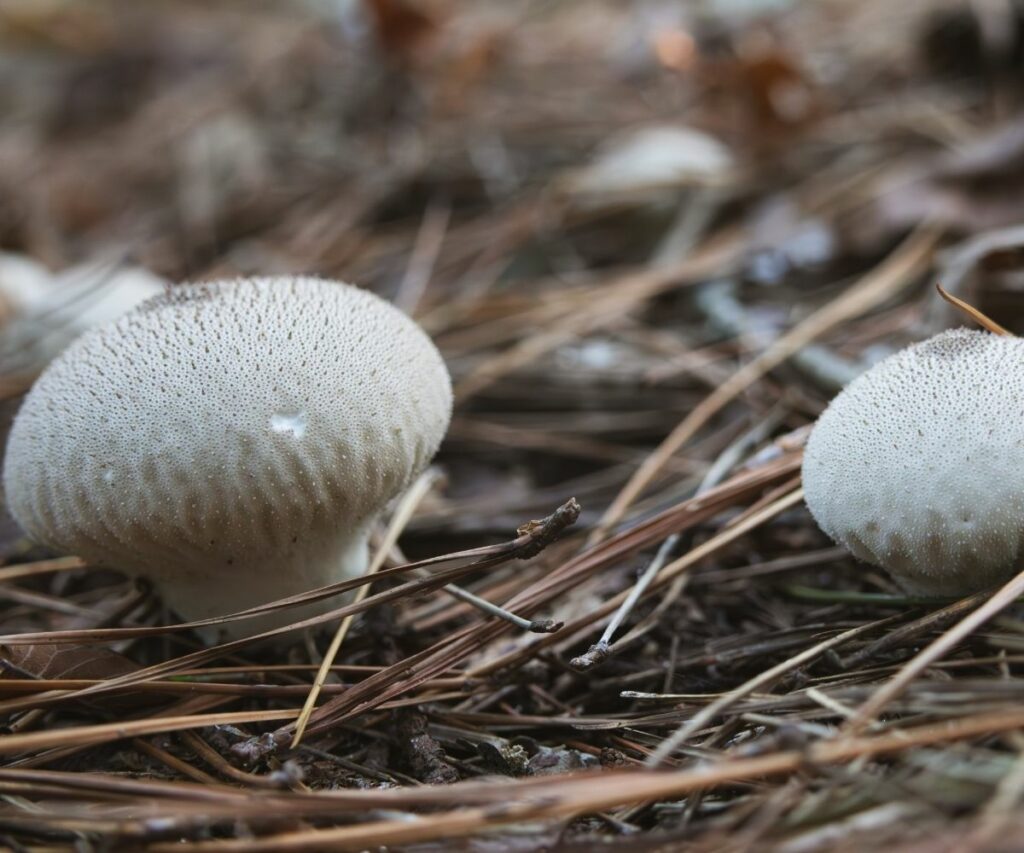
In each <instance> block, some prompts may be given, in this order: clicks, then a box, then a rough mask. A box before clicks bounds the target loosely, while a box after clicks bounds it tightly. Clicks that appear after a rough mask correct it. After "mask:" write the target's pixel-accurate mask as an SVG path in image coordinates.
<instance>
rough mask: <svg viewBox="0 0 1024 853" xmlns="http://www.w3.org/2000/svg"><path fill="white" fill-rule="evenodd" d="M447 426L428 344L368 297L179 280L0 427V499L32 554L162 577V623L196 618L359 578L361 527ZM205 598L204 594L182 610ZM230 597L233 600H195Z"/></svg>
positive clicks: (410, 475) (303, 283) (83, 343)
mask: <svg viewBox="0 0 1024 853" xmlns="http://www.w3.org/2000/svg"><path fill="white" fill-rule="evenodd" d="M450 415H451V385H450V380H449V377H448V372H447V370H446V369H445V366H444V363H443V361H442V360H441V357H440V355H439V354H438V352H437V350H436V349H435V348H434V346H433V344H432V343H431V342H430V340H429V338H428V337H427V336H426V335H425V334H424V333H423V331H422V330H421V329H420V328H419V327H418V326H417V325H416V324H415V323H414V322H412V321H411V320H410V319H409V318H408V317H406V316H405V315H404V314H402V313H401V312H400V311H398V310H397V309H396V308H394V307H393V306H391V305H390V304H388V303H387V302H385V301H383V300H382V299H380V298H378V297H376V296H374V295H372V294H370V293H368V292H365V291H362V290H359V289H358V288H355V287H352V286H349V285H346V284H340V283H337V282H330V281H325V280H321V279H315V278H282V279H271V278H257V279H243V280H237V281H220V282H212V283H207V284H193V285H186V286H182V287H178V288H175V289H173V290H171V291H170V292H169V293H167V294H164V295H161V296H157V297H155V298H153V299H151V300H149V301H147V302H145V303H143V304H142V305H140V306H139V307H138V308H136V309H134V310H133V311H131V312H129V313H128V314H126V315H125V316H124V317H122V318H121V319H120V320H118V321H117V322H116V323H114V324H112V325H108V326H104V327H102V328H98V329H94V330H92V331H91V332H87V333H86V334H85V335H83V336H82V337H81V338H79V339H78V340H77V341H76V342H75V343H74V344H73V345H72V346H71V347H70V348H69V349H67V350H66V351H65V352H64V353H63V354H62V355H61V356H60V357H59V358H57V359H56V360H55V361H54V362H53V363H52V364H51V365H50V366H49V367H48V368H47V370H46V371H45V372H44V373H43V375H42V376H41V377H40V378H39V380H38V382H37V383H36V384H35V386H34V387H33V389H32V390H31V392H30V393H29V395H28V397H27V398H26V400H25V402H24V404H23V406H22V408H21V410H20V412H19V413H18V416H17V418H16V420H15V423H14V426H13V429H12V432H11V436H10V441H9V444H8V447H7V454H6V462H5V471H4V486H5V489H6V493H7V500H8V503H9V506H10V509H11V511H12V513H13V515H14V517H15V518H16V520H17V521H18V522H19V523H20V524H21V525H22V527H23V528H24V529H25V530H26V531H27V532H28V533H29V535H30V536H32V537H33V538H35V539H36V540H37V541H39V542H41V543H44V544H46V545H49V546H51V547H53V548H55V549H57V550H59V551H63V552H69V553H75V554H78V555H80V556H82V557H84V558H86V559H88V560H89V561H92V562H96V563H100V564H106V565H110V566H114V567H117V568H121V569H124V570H126V571H131V572H137V573H140V574H146V575H149V576H151V577H154V578H156V579H158V580H160V579H166V580H167V581H168V584H167V587H168V588H170V589H171V592H172V595H171V597H170V598H169V601H170V603H171V604H172V605H173V606H175V607H176V608H177V609H178V610H179V612H181V613H182V614H183V615H186V616H195V615H211V614H212V613H216V612H224V611H226V610H231V609H241V606H242V605H245V606H248V604H251V603H257V602H259V601H265V600H269V599H272V598H275V597H277V596H278V595H282V594H287V593H289V592H292V593H294V592H298V591H301V590H303V589H306V588H309V587H312V586H317V585H320V583H326V582H328V581H329V580H331V579H334V578H335V577H336V576H337V574H338V573H339V569H338V568H337V567H333V566H332V567H328V568H327V569H325V568H324V567H323V566H322V565H319V564H320V563H322V562H324V561H330V560H341V561H342V562H343V563H345V564H346V565H345V567H344V570H345V572H348V573H358V572H359V571H361V570H362V566H361V565H354V564H355V563H359V562H360V559H361V557H362V554H364V552H365V533H366V529H367V527H368V525H369V523H370V521H371V520H372V518H373V516H374V515H376V514H377V513H378V512H379V511H380V510H381V509H382V507H383V506H384V505H385V504H386V503H387V501H388V500H390V499H391V498H392V497H394V496H395V495H396V494H397V493H399V492H400V491H402V490H403V489H404V488H406V487H407V486H408V485H409V483H410V482H411V481H412V480H413V479H414V478H415V477H416V476H418V474H419V473H420V472H421V471H422V470H423V469H424V468H425V466H426V465H427V463H428V462H429V460H430V459H431V457H432V456H433V455H434V453H435V452H436V450H437V448H438V445H439V444H440V442H441V439H442V438H443V437H444V434H445V431H446V429H447V427H448V421H449V418H450ZM357 552H358V553H357ZM252 572H256V573H259V572H262V573H263V577H262V578H260V579H255V578H252V577H249V575H251V574H252ZM332 572H333V573H334V577H332ZM294 573H298V574H299V575H305V577H290V576H289V575H291V574H294ZM341 573H342V574H343V573H344V572H341ZM172 580H173V583H171V582H170V581H172ZM318 581H319V583H318ZM256 587H260V589H256ZM186 588H187V589H188V593H187V596H185V594H183V593H180V590H181V589H186ZM175 589H178V590H179V594H174V590H175ZM204 589H205V590H209V591H210V594H209V598H210V599H211V600H210V601H190V600H187V598H188V597H195V596H197V595H198V596H202V595H203V590H204ZM218 589H220V590H221V591H222V593H223V595H222V594H221V592H218V591H217V590H218ZM268 592H269V594H268ZM232 593H233V594H235V596H236V597H235V598H234V601H235V602H236V603H238V604H239V606H237V607H231V606H230V604H227V606H226V603H225V602H222V601H214V600H213V599H218V598H220V597H223V596H226V595H229V594H232ZM183 598H184V599H186V600H182V599H183Z"/></svg>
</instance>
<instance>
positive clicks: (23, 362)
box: [0, 253, 168, 375]
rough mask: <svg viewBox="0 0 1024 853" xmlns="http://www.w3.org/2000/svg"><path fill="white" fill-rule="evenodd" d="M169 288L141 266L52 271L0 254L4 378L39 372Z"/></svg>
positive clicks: (0, 352) (0, 335) (0, 358)
mask: <svg viewBox="0 0 1024 853" xmlns="http://www.w3.org/2000/svg"><path fill="white" fill-rule="evenodd" d="M167 287H168V282H166V281H165V280H164V279H162V278H160V277H159V276H157V275H154V274H153V273H151V272H150V271H149V270H146V269H144V268H142V267H117V266H114V265H112V264H111V263H109V262H103V261H92V262H89V263H84V264H79V265H77V266H74V267H70V268H68V269H66V270H63V271H62V272H59V273H51V272H50V271H49V270H48V269H47V268H46V267H44V266H42V264H39V263H37V262H36V261H34V260H32V259H31V258H28V257H26V256H24V255H17V254H12V253H0V321H2V322H0V374H3V375H34V374H36V373H38V372H39V371H40V370H42V368H43V367H45V366H46V365H47V364H48V363H49V362H50V361H51V360H52V359H53V358H54V356H56V355H57V353H59V352H60V351H61V350H63V349H64V348H65V347H66V346H67V345H68V344H69V343H71V341H73V340H74V339H75V338H77V337H78V336H79V335H80V334H82V332H84V331H86V330H87V329H91V328H92V327H93V326H99V325H102V324H104V323H109V322H111V321H113V320H116V319H117V318H118V317H120V316H121V315H122V314H124V313H125V312H126V311H129V310H131V309H132V308H134V307H135V306H136V305H139V304H140V303H142V302H145V301H146V300H147V299H150V298H152V297H154V296H156V295H158V294H160V293H163V291H164V290H166V288H167Z"/></svg>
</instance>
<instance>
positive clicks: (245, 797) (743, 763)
mask: <svg viewBox="0 0 1024 853" xmlns="http://www.w3.org/2000/svg"><path fill="white" fill-rule="evenodd" d="M1022 726H1024V710H1021V709H1013V710H1009V711H997V712H992V713H985V714H975V715H971V716H967V717H962V718H959V719H956V720H949V721H943V722H938V723H928V724H925V725H919V726H912V727H907V728H903V729H900V730H898V731H893V732H889V733H883V734H880V735H875V736H870V737H849V738H843V739H842V740H826V741H819V742H816V743H813V744H811V745H810V746H808V747H807V748H806V749H804V750H787V751H782V752H777V753H773V754H771V755H766V756H760V757H754V758H726V759H724V760H721V761H716V762H712V763H710V764H707V765H704V766H700V767H697V768H691V769H685V770H679V771H672V772H664V771H635V772H631V771H624V772H616V771H604V772H595V773H576V774H568V775H558V776H555V777H540V778H534V779H528V780H523V781H518V780H517V781H511V782H509V781H501V782H498V781H495V782H490V783H488V784H481V783H480V782H479V781H469V782H460V783H457V784H455V785H451V786H446V787H443V788H415V789H408V788H406V789H392V790H372V791H318V792H309V793H305V794H291V795H288V796H287V797H286V796H284V795H281V794H274V793H271V792H266V791H260V790H246V791H229V790H224V789H223V788H221V787H219V786H218V787H216V788H210V787H207V786H203V785H196V784H191V783H187V782H176V783H166V782H153V781H141V780H131V779H123V778H119V777H110V776H105V775H104V774H102V773H92V774H87V775H82V774H77V773H66V772H58V771H44V770H18V769H0V786H2V787H0V790H6V792H8V793H18V792H22V793H28V792H36V793H37V794H42V793H43V792H44V791H45V792H48V794H47V796H48V798H50V799H52V798H53V797H55V796H60V795H62V794H63V796H65V797H66V796H74V794H73V792H74V791H91V792H94V794H101V793H103V792H104V791H106V792H109V793H110V794H117V795H118V796H119V797H121V796H124V795H129V796H136V797H139V798H141V799H142V801H144V802H145V803H147V807H146V814H147V818H146V821H145V823H146V824H149V825H153V823H152V822H153V821H161V820H162V821H169V820H174V819H175V816H176V815H180V816H182V817H183V818H184V817H187V816H188V815H189V814H191V815H192V816H193V817H198V816H200V815H201V816H202V817H203V818H204V819H206V820H210V819H215V818H217V817H222V818H238V819H249V820H256V819H259V818H261V817H262V818H263V819H267V818H269V817H283V818H298V817H303V816H305V817H311V816H316V815H317V814H321V815H335V816H336V815H337V814H339V812H341V811H343V810H344V811H352V812H354V813H357V814H358V813H362V814H365V813H366V812H367V811H369V810H372V809H389V810H398V809H411V808H423V807H430V806H434V807H438V806H440V807H444V806H451V804H453V803H459V804H461V805H460V806H459V807H458V808H455V809H451V810H449V811H443V812H441V813H438V814H431V815H425V816H417V817H413V816H409V817H405V818H400V819H394V820H383V821H374V822H371V823H362V824H358V825H355V826H346V827H338V828H330V829H309V830H300V831H297V832H285V833H278V834H274V835H270V836H264V837H262V838H259V839H245V840H223V841H201V842H192V843H191V844H190V846H189V848H188V849H189V850H196V851H210V853H234V851H243V850H244V851H275V850H288V851H294V850H319V849H326V848H328V847H329V849H335V850H359V849H362V848H364V847H366V846H374V847H376V846H378V845H385V844H388V845H396V844H414V843H422V842H427V841H432V840H438V839H454V838H460V837H466V836H469V835H475V834H479V833H481V832H486V831H488V830H493V829H496V828H498V827H502V826H509V825H515V824H517V823H520V822H523V821H541V820H564V819H568V818H573V817H577V816H580V815H583V814H590V813H596V812H600V811H602V810H605V809H609V808H614V807H619V806H625V805H628V804H635V803H643V802H651V801H656V800H661V799H668V798H678V797H681V796H685V795H687V794H690V793H692V792H694V791H699V790H709V789H713V788H716V787H721V786H725V785H730V784H734V783H738V782H743V781H752V780H757V779H762V778H765V777H771V776H777V775H781V774H788V773H794V772H797V771H804V772H813V770H814V769H815V768H816V767H822V766H828V765H834V764H843V763H846V762H850V761H854V760H857V759H871V758H877V757H881V756H885V755H895V754H899V753H901V752H905V751H908V750H911V749H915V748H918V747H922V746H929V745H935V744H941V743H949V742H954V741H959V740H965V739H968V738H973V737H985V736H990V735H994V734H999V733H1002V732H1008V731H1013V730H1015V729H1018V728H1020V727H1022ZM193 804H195V806H196V807H198V809H195V808H193ZM200 804H201V806H200ZM62 812H63V815H64V816H67V817H68V819H69V820H70V821H72V822H73V823H74V824H75V825H76V826H78V827H79V828H81V829H86V828H92V829H94V830H95V829H96V828H97V826H96V823H95V822H97V821H98V822H100V825H101V826H102V822H103V821H104V820H105V819H104V818H103V809H102V807H101V806H99V805H94V806H91V807H90V808H89V812H88V813H83V814H74V816H73V817H72V816H71V807H64V808H62ZM60 817H61V816H54V817H52V818H51V817H47V818H46V819H47V820H48V821H51V825H53V826H58V825H61V821H60ZM26 819H31V818H30V816H29V815H27V814H26ZM37 819H38V818H37ZM135 826H136V828H137V829H138V830H139V831H140V832H141V831H142V830H143V829H144V825H140V824H136V825H135ZM117 827H118V829H119V830H120V831H121V832H128V833H130V831H131V829H132V825H131V824H130V823H129V824H125V823H124V822H120V823H119V824H118V825H117ZM146 849H147V850H151V851H159V853H170V851H174V850H179V849H181V847H180V844H179V843H178V842H173V843H170V844H168V843H156V844H150V845H147V847H146Z"/></svg>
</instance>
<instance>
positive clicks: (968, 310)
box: [935, 282, 1014, 338]
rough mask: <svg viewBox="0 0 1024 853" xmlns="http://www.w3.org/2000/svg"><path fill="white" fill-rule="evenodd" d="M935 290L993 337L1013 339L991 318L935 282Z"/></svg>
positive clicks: (1008, 332)
mask: <svg viewBox="0 0 1024 853" xmlns="http://www.w3.org/2000/svg"><path fill="white" fill-rule="evenodd" d="M935 289H936V290H937V291H939V296H941V297H942V298H943V299H945V300H946V301H947V302H948V303H949V304H950V305H952V306H953V307H954V308H959V309H960V310H961V311H963V312H964V313H965V314H966V315H967V316H968V317H970V318H971V319H972V320H974V322H975V323H977V324H978V325H979V326H981V327H982V328H983V329H987V330H988V331H990V332H991V333H992V334H993V335H1005V336H1006V337H1010V338H1012V337H1014V334H1013V333H1012V332H1011V331H1009V330H1008V329H1004V328H1003V327H1002V326H1000V325H999V324H998V323H997V322H996V321H995V320H993V319H992V318H991V317H987V316H986V315H984V314H982V313H981V312H980V311H979V310H978V309H977V308H975V307H974V306H973V305H970V304H968V303H967V302H964V301H963V300H962V299H960V298H959V297H957V296H954V295H953V294H952V293H950V292H949V291H948V290H946V289H945V288H944V287H943V286H942V285H941V284H939V283H938V282H935Z"/></svg>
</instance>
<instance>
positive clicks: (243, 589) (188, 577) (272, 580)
mask: <svg viewBox="0 0 1024 853" xmlns="http://www.w3.org/2000/svg"><path fill="white" fill-rule="evenodd" d="M368 539H369V531H368V529H367V528H361V529H356V530H353V531H352V533H351V535H350V536H349V537H348V538H346V539H344V540H342V541H340V542H337V541H336V542H333V543H330V545H331V547H330V548H324V549H314V551H313V552H312V553H311V552H310V551H309V550H305V549H304V550H302V551H301V552H298V553H295V554H291V555H289V554H284V553H272V554H268V555H267V556H266V558H265V559H262V560H259V561H249V562H248V564H247V565H245V566H239V568H242V569H244V571H245V581H244V582H239V578H238V575H235V574H233V573H232V572H223V573H207V572H186V571H181V572H179V573H174V572H169V571H166V570H165V572H157V571H154V570H150V571H149V572H144V574H148V575H149V576H150V577H153V578H154V579H155V580H157V581H159V583H160V589H161V593H162V597H163V600H164V602H165V603H166V604H167V606H168V607H169V608H171V609H172V610H174V611H175V612H177V613H179V614H181V615H182V616H184V617H186V618H189V619H206V618H210V617H214V616H221V615H223V614H224V613H225V612H232V613H233V612H238V611H240V610H246V609H248V608H250V607H256V606H258V605H260V604H266V603H267V602H268V601H274V600H276V599H279V598H287V597H289V596H292V595H294V594H295V591H296V588H299V589H301V590H307V589H316V588H318V587H321V586H326V585H328V584H331V583H335V582H337V581H339V580H344V579H346V578H355V577H359V576H360V575H361V574H363V571H364V570H365V568H366V565H367V561H368V559H369V555H368V546H367V541H368ZM317 552H319V553H317ZM175 568H176V569H184V568H185V567H184V566H177V565H176V566H175ZM227 602H229V603H230V604H226V603H227ZM338 606H339V603H338V600H337V599H335V598H325V599H323V600H321V601H315V602H311V603H309V604H304V605H301V606H299V607H289V608H287V609H284V608H282V609H281V610H277V611H271V612H267V613H264V614H262V615H260V616H254V617H252V618H249V619H244V620H239V621H237V622H228V623H224V624H222V625H219V626H217V627H216V628H213V629H212V632H213V633H217V632H219V631H223V632H224V634H225V635H226V636H227V637H229V638H231V639H237V638H238V637H242V636H249V635H252V634H257V633H262V632H264V631H268V630H270V629H272V628H277V627H280V626H281V625H285V624H288V623H290V622H298V621H300V620H302V619H308V618H310V617H311V616H319V615H320V614H322V613H326V612H327V611H328V610H331V609H333V608H335V607H338ZM211 639H212V637H211Z"/></svg>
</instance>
